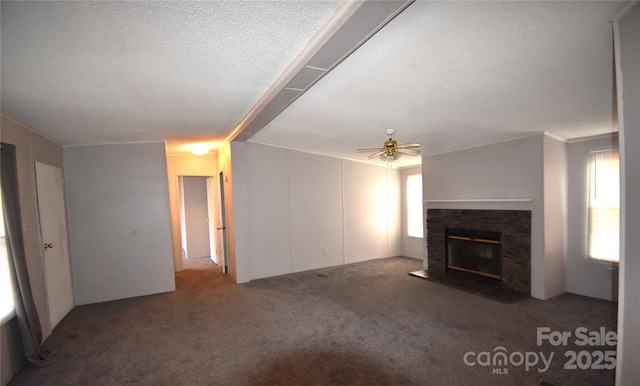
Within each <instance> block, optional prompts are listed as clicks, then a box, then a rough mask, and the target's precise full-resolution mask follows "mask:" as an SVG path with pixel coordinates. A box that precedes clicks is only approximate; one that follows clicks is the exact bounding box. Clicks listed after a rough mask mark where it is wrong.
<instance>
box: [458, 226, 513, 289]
mask: <svg viewBox="0 0 640 386" xmlns="http://www.w3.org/2000/svg"><path fill="white" fill-rule="evenodd" d="M501 238H502V233H500V232H491V231H478V230H470V229H454V228H447V229H446V231H445V243H446V245H445V256H446V271H447V272H449V273H461V274H466V275H474V276H476V277H480V278H483V279H485V280H489V281H493V282H496V283H500V282H501V281H502V261H501V250H502V242H501Z"/></svg>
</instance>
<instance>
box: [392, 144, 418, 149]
mask: <svg viewBox="0 0 640 386" xmlns="http://www.w3.org/2000/svg"><path fill="white" fill-rule="evenodd" d="M412 147H420V144H419V143H415V142H412V143H403V144H402V145H398V146H397V148H398V149H409V148H412Z"/></svg>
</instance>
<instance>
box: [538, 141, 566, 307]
mask: <svg viewBox="0 0 640 386" xmlns="http://www.w3.org/2000/svg"><path fill="white" fill-rule="evenodd" d="M543 151H544V153H543V162H544V252H543V256H544V262H543V263H544V274H543V276H542V278H543V280H544V288H545V296H546V298H551V297H554V296H557V295H561V294H563V293H565V292H566V289H565V287H566V286H565V272H566V271H565V255H566V239H567V237H566V230H567V212H568V211H567V173H568V172H567V144H566V143H565V142H562V141H558V140H556V139H554V138H552V137H550V136H547V135H545V136H544V150H543Z"/></svg>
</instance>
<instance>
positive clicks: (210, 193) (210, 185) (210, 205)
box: [207, 177, 219, 264]
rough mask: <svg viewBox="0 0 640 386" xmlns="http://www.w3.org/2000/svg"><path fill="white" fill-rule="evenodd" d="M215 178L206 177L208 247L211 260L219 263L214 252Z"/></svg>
mask: <svg viewBox="0 0 640 386" xmlns="http://www.w3.org/2000/svg"><path fill="white" fill-rule="evenodd" d="M216 201H217V200H216V179H215V177H208V178H207V210H208V212H209V216H208V217H207V221H208V222H209V248H210V256H211V261H213V262H214V263H215V264H219V263H218V262H219V259H218V254H217V253H216V222H217V221H216Z"/></svg>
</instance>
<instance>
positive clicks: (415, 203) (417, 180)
mask: <svg viewBox="0 0 640 386" xmlns="http://www.w3.org/2000/svg"><path fill="white" fill-rule="evenodd" d="M407 233H408V235H409V236H410V237H420V238H422V237H424V227H423V225H422V176H421V175H420V174H413V175H410V176H409V177H407Z"/></svg>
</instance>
